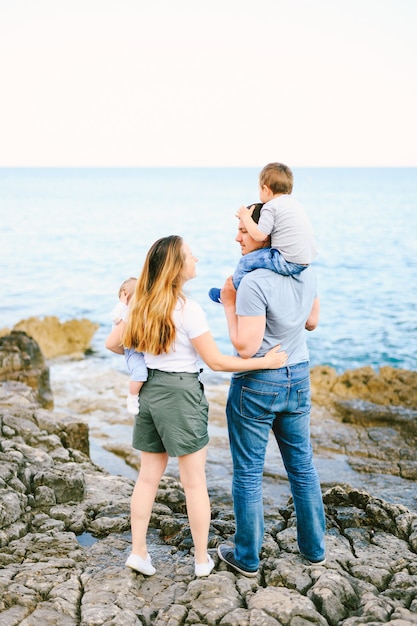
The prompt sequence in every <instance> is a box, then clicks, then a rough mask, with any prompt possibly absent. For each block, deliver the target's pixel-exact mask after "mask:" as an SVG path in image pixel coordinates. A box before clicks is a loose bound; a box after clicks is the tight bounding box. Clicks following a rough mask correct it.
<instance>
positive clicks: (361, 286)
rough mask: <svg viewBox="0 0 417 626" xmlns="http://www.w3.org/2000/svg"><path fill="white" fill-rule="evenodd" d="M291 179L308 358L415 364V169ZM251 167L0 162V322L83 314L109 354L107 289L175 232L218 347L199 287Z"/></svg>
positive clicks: (223, 261) (339, 363) (224, 342)
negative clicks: (300, 242) (305, 244)
mask: <svg viewBox="0 0 417 626" xmlns="http://www.w3.org/2000/svg"><path fill="white" fill-rule="evenodd" d="M294 175H295V186H294V196H296V197H297V198H298V199H299V200H300V201H301V202H302V203H303V204H304V205H305V207H306V209H307V211H308V213H309V215H310V217H311V220H312V222H313V225H314V228H315V231H316V235H317V239H318V243H319V249H320V254H319V256H318V258H317V260H316V261H315V262H314V267H315V270H316V273H317V277H318V282H319V293H320V296H321V322H320V326H319V328H318V329H317V330H316V331H314V332H313V333H309V334H308V340H309V346H310V354H311V364H312V365H317V364H328V365H331V366H333V367H335V368H336V369H337V371H339V372H342V371H344V370H346V369H353V368H357V367H361V366H363V365H371V366H373V367H375V368H376V369H378V368H379V367H380V366H382V365H392V366H394V367H399V368H405V369H411V370H417V279H416V270H417V261H416V259H417V236H416V232H417V169H416V168H400V169H339V168H299V169H297V168H296V169H294ZM257 177H258V169H257V168H236V169H233V168H222V169H216V168H197V169H193V168H189V169H184V168H179V169H176V168H168V169H165V168H157V169H146V168H143V169H0V215H1V232H0V268H1V272H0V289H1V294H2V295H1V304H0V328H2V327H4V326H8V327H11V326H13V325H14V324H15V323H17V322H18V321H19V320H21V319H24V318H27V317H31V316H44V315H56V316H58V317H59V318H60V319H61V320H63V321H64V320H67V319H70V318H74V317H75V318H81V317H87V318H89V319H91V320H93V321H95V322H98V323H99V324H100V329H99V331H98V332H97V334H96V335H95V338H94V344H93V347H94V349H95V351H96V356H95V357H92V358H100V359H102V360H103V359H111V358H114V357H112V356H111V355H110V354H109V353H107V352H106V350H105V349H104V348H103V341H104V338H105V336H106V334H107V333H108V332H109V330H110V319H109V312H110V311H111V309H112V307H113V306H114V304H115V302H116V298H117V291H118V288H119V285H120V283H121V282H122V281H123V280H124V279H125V278H126V277H128V276H130V275H138V273H139V271H140V268H141V265H142V262H143V259H144V256H145V254H146V251H147V250H148V248H149V246H150V245H151V244H152V243H153V242H154V241H155V239H157V238H159V237H161V236H165V235H169V234H174V233H175V234H180V235H182V236H183V237H184V238H185V239H186V241H187V242H188V243H189V244H190V245H191V248H192V250H193V252H194V254H195V255H196V256H197V257H198V258H199V264H198V266H197V271H198V276H197V278H196V279H195V280H194V281H192V282H190V283H189V284H188V291H189V292H190V293H191V294H192V295H193V297H194V298H196V299H197V300H198V301H199V302H200V303H201V304H202V305H203V307H204V308H205V311H206V313H207V317H208V320H209V324H210V327H211V329H212V332H213V334H214V336H215V338H216V340H217V341H218V343H219V346H220V348H221V350H222V351H224V352H226V353H231V347H230V344H229V342H228V339H227V332H226V324H225V321H224V318H223V312H222V308H221V306H218V305H215V304H214V303H211V301H210V300H209V299H208V297H207V295H206V294H207V290H208V288H209V287H211V286H221V285H222V284H223V282H224V279H225V278H226V276H228V275H229V274H231V273H232V272H233V268H234V266H235V264H236V263H237V261H238V259H239V254H240V252H239V251H240V248H239V246H238V245H237V244H236V243H235V242H234V236H235V233H236V227H237V220H236V218H235V217H234V213H235V210H236V209H237V208H238V207H239V206H240V205H241V204H243V203H244V204H249V203H250V202H255V201H257V200H258V190H257ZM116 358H117V357H116ZM118 363H119V364H120V359H119V360H118Z"/></svg>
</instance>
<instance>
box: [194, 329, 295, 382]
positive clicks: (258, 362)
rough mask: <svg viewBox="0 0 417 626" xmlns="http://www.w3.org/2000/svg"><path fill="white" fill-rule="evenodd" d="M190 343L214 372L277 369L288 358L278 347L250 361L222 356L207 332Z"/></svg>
mask: <svg viewBox="0 0 417 626" xmlns="http://www.w3.org/2000/svg"><path fill="white" fill-rule="evenodd" d="M191 343H192V344H193V346H194V348H195V349H196V350H197V352H198V354H199V355H200V356H201V358H202V359H203V361H204V362H205V363H207V365H208V366H209V368H210V369H212V370H214V371H215V372H249V371H250V370H259V369H278V368H280V367H283V366H284V365H285V363H286V362H287V358H288V357H287V353H286V352H277V350H278V348H279V347H280V346H275V348H272V349H271V350H269V352H267V353H266V354H265V356H263V357H259V358H252V359H241V358H240V357H238V356H228V355H226V354H222V353H221V352H220V350H219V349H218V347H217V344H216V342H215V341H214V339H213V336H212V334H211V333H210V332H209V331H207V332H206V333H203V334H202V335H200V336H199V337H195V338H194V339H191Z"/></svg>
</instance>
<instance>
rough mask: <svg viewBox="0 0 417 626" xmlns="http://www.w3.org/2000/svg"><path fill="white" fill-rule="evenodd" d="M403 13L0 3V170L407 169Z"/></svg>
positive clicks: (150, 3) (410, 87) (188, 2)
mask: <svg viewBox="0 0 417 626" xmlns="http://www.w3.org/2000/svg"><path fill="white" fill-rule="evenodd" d="M416 32H417V1H416V0H147V1H145V0H0V81H1V83H0V84H1V97H0V166H217V167H220V166H257V167H258V166H261V165H263V164H265V163H267V162H269V161H282V162H285V163H288V164H289V165H290V166H358V167H365V166H417V113H416V111H417V37H416Z"/></svg>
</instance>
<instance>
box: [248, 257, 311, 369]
mask: <svg viewBox="0 0 417 626" xmlns="http://www.w3.org/2000/svg"><path fill="white" fill-rule="evenodd" d="M316 295H317V282H316V276H315V273H314V270H313V269H312V268H311V267H308V268H306V269H305V270H303V271H302V272H301V273H300V274H294V275H292V276H282V275H281V274H276V273H275V272H272V271H270V270H266V269H258V270H254V271H253V272H249V273H248V274H246V275H245V276H244V277H243V279H242V282H241V283H240V285H239V289H238V290H237V294H236V313H237V315H242V316H247V317H257V316H259V315H265V316H266V328H265V335H264V338H263V341H262V344H261V347H260V349H259V350H258V352H257V353H256V354H255V355H254V356H263V355H264V354H265V353H266V352H267V351H268V350H269V349H270V348H273V346H275V345H277V344H281V346H282V350H285V351H286V352H287V354H288V362H287V365H295V364H297V363H301V362H303V361H308V360H309V353H308V348H307V342H306V332H307V331H306V330H305V323H306V321H307V318H308V316H309V315H310V312H311V308H312V306H313V302H314V298H315V297H316Z"/></svg>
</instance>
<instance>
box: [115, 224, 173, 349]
mask: <svg viewBox="0 0 417 626" xmlns="http://www.w3.org/2000/svg"><path fill="white" fill-rule="evenodd" d="M182 246H183V240H182V238H181V237H179V236H178V235H171V236H169V237H163V238H161V239H158V241H155V243H154V244H153V245H152V247H151V248H150V250H149V252H148V254H147V255H146V259H145V263H144V266H143V269H142V273H141V275H140V276H139V278H138V281H137V283H136V289H135V293H134V296H133V298H132V300H131V303H130V306H129V318H128V321H127V323H126V329H125V334H124V337H123V345H124V346H125V347H126V348H134V349H135V350H137V351H138V352H149V353H150V354H162V353H163V352H168V351H169V349H170V348H171V347H172V344H173V343H174V341H175V335H176V329H175V325H174V322H173V320H172V313H173V311H174V308H175V305H176V303H177V302H178V299H182V300H184V301H185V296H184V293H183V291H182V286H183V282H184V281H183V278H182V271H183V268H184V252H183V249H182Z"/></svg>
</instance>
